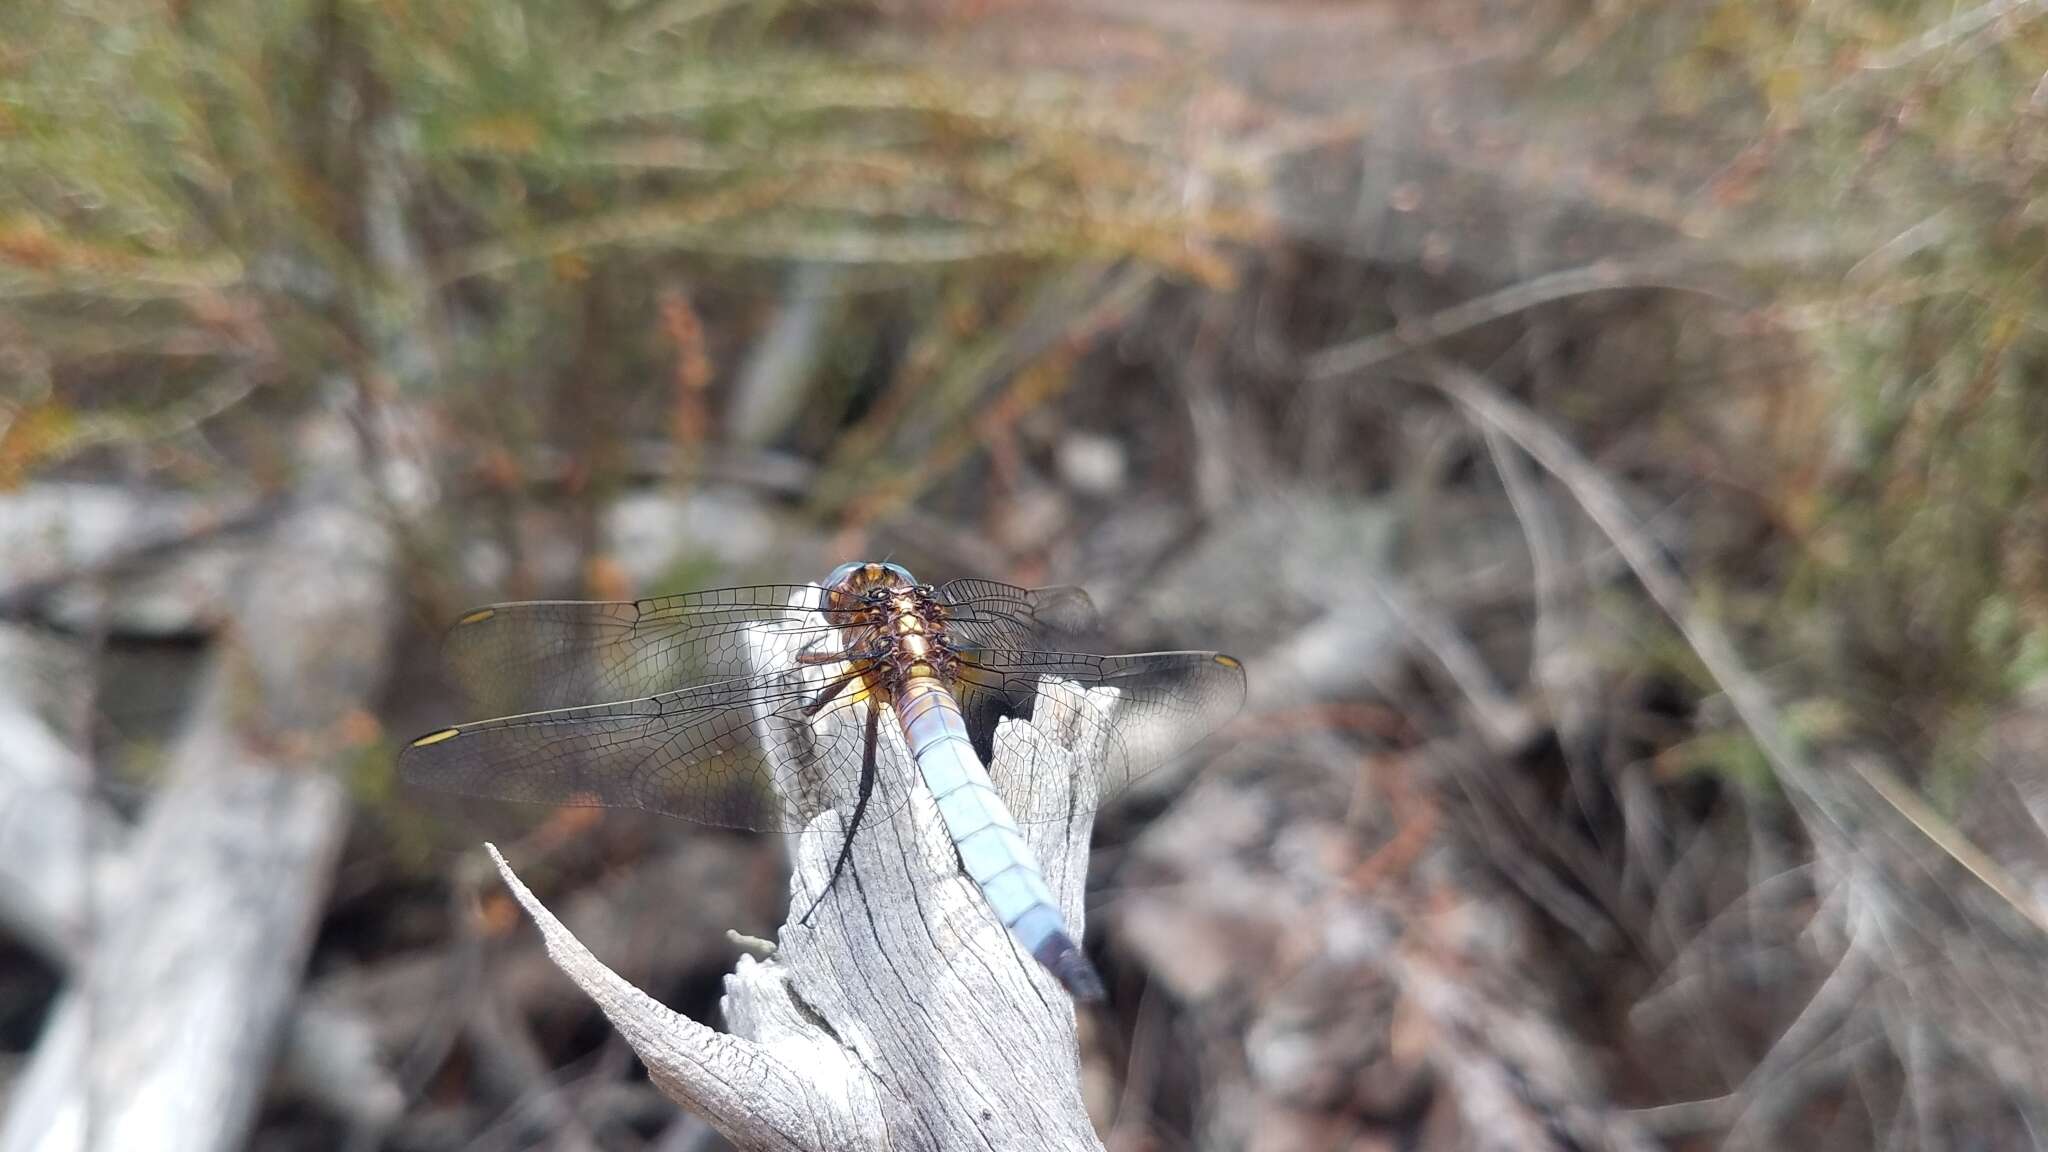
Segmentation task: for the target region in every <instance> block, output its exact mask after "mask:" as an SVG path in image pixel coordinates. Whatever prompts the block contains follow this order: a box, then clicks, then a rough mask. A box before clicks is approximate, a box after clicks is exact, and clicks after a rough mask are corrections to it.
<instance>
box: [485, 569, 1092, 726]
mask: <svg viewBox="0 0 2048 1152" xmlns="http://www.w3.org/2000/svg"><path fill="white" fill-rule="evenodd" d="M837 595H838V594H836V593H831V592H827V591H826V590H824V589H821V588H818V587H816V586H815V585H808V584H760V585H752V586H746V587H736V588H715V589H711V590H709V591H704V592H692V593H690V594H688V595H684V596H663V597H658V598H654V599H647V600H633V601H620V602H616V603H604V602H596V601H577V600H534V601H524V602H520V603H510V604H493V605H491V606H489V607H486V608H479V609H477V610H476V611H474V612H471V613H469V614H467V615H465V616H463V617H462V619H460V620H458V621H457V622H456V623H455V625H454V627H452V628H451V629H449V632H448V639H447V657H448V662H449V666H450V667H451V668H452V669H453V670H454V672H455V674H456V677H457V678H458V680H459V681H460V682H461V686H462V688H463V689H464V690H465V691H467V692H468V693H469V694H470V695H471V697H472V698H473V699H474V700H475V701H476V703H477V709H478V711H479V712H482V713H484V714H486V715H505V714H508V713H522V712H542V711H547V710H550V709H556V708H569V707H575V706H577V705H584V704H601V703H607V702H610V701H614V700H637V699H640V698H643V697H648V696H654V695H657V694H659V693H664V692H673V691H677V690H680V689H684V688H692V687H696V686H698V685H702V684H713V683H716V682H718V681H720V680H729V679H731V678H733V677H735V676H744V675H747V674H748V673H750V672H753V671H756V669H755V668H754V667H753V666H752V665H751V664H750V663H749V658H748V655H747V651H746V649H747V644H748V639H747V638H748V636H749V634H750V633H758V631H759V630H760V629H761V628H763V627H769V628H773V629H774V630H776V631H777V632H778V633H783V634H786V635H787V637H788V638H789V639H790V640H791V641H792V643H791V648H792V650H794V649H798V648H802V647H805V646H813V647H815V648H816V649H818V650H824V651H829V650H830V649H831V648H832V647H833V646H835V645H836V644H837V642H838V636H837V634H836V632H835V630H834V629H833V628H832V627H831V626H830V625H829V624H828V623H827V622H826V621H825V619H824V617H823V616H822V615H820V613H819V612H818V611H817V609H818V608H820V607H832V608H836V607H841V605H840V604H838V603H836V602H833V601H832V598H833V597H835V596H837ZM938 596H939V600H940V602H941V603H943V604H945V605H947V609H948V612H949V614H950V619H949V624H948V628H949V633H950V634H951V636H952V637H953V639H954V642H955V643H956V644H961V645H964V646H967V647H970V648H983V647H986V648H1011V649H1036V648H1063V647H1072V646H1077V642H1079V641H1081V640H1082V639H1084V638H1092V637H1093V636H1094V634H1095V633H1096V631H1097V628H1098V621H1097V616H1096V612H1095V607H1094V605H1093V604H1091V603H1090V602H1089V600H1088V594H1087V593H1085V592H1083V591H1081V590H1080V589H1079V588H1041V589H1027V588H1017V587H1013V586H1011V585H1008V584H999V583H997V582H995V581H993V580H956V581H954V582H953V583H951V584H947V585H945V586H943V587H942V588H940V589H939V591H938ZM846 606H847V607H851V605H850V604H849V605H846Z"/></svg>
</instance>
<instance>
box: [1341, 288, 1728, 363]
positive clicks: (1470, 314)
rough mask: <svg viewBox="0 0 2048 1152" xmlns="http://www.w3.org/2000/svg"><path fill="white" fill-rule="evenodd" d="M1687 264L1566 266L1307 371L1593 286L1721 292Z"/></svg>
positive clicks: (1397, 352)
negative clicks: (1685, 276) (1687, 273)
mask: <svg viewBox="0 0 2048 1152" xmlns="http://www.w3.org/2000/svg"><path fill="white" fill-rule="evenodd" d="M1682 268H1683V264H1682V263H1681V262H1680V261H1679V260H1677V259H1676V258H1669V259H1661V260H1648V261H1643V262H1639V263H1620V262H1617V261H1613V260H1600V261H1596V262H1594V263H1592V264H1586V265H1582V266H1580V267H1577V268H1566V269H1562V270H1560V271H1557V272H1550V273H1546V274H1545V275H1542V276H1535V277H1531V278H1530V279H1527V280H1523V281H1521V282H1520V283H1516V284H1511V285H1509V286H1508V287H1506V288H1503V289H1501V290H1500V291H1498V292H1492V293H1488V294H1487V295H1485V296H1480V297H1477V298H1475V299H1472V300H1467V301H1465V302H1464V303H1463V304H1456V305H1453V306H1451V307H1449V308H1446V309H1444V310H1443V311H1441V312H1436V313H1433V314H1431V315H1429V316H1427V317H1424V318H1423V319H1422V320H1421V321H1419V322H1417V323H1414V324H1402V325H1399V326H1397V327H1395V328H1393V329H1392V330H1390V331H1387V332H1380V333H1377V334H1375V335H1372V336H1367V337H1366V338H1364V339H1363V340H1354V341H1352V342H1351V343H1349V344H1340V345H1338V346H1337V347H1335V348H1328V349H1325V350H1323V351H1321V352H1318V353H1316V354H1315V355H1314V356H1311V357H1309V359H1308V365H1307V371H1306V377H1307V380H1308V382H1309V383H1310V384H1327V383H1332V382H1335V381H1339V380H1343V379H1347V378H1349V377H1353V376H1356V375H1357V374H1359V373H1361V372H1365V371H1367V370H1369V369H1372V368H1377V367H1379V366H1380V365H1383V364H1387V363H1391V362H1392V361H1395V360H1398V359H1400V358H1401V357H1403V356H1406V355H1407V354H1409V353H1410V352H1414V351H1416V350H1418V349H1421V348H1425V347H1427V346H1429V345H1431V344H1436V343H1439V342H1441V341H1444V340H1448V339H1450V338H1451V337H1453V336H1456V335H1459V334H1460V333H1464V332H1469V331H1471V330H1472V329H1474V328H1477V327H1479V326H1480V325H1482V324H1490V323H1492V322H1493V321H1495V320H1503V319H1506V318H1507V317H1509V316H1513V315H1515V314H1517V313H1520V312H1526V311H1528V310H1529V309H1531V308H1535V307H1538V306H1540V305H1543V304H1551V303H1555V302H1557V301H1559V300H1569V299H1571V298H1572V297H1574V296H1585V295H1588V294H1590V293H1594V292H1611V291H1616V290H1619V289H1623V288H1671V289H1678V290H1683V291H1691V292H1699V293H1703V294H1705V295H1710V296H1718V295H1720V293H1718V292H1716V291H1715V290H1714V289H1713V288H1711V287H1709V286H1707V285H1705V284H1703V283H1687V282H1685V281H1682V280H1679V279H1676V278H1675V274H1676V273H1677V272H1678V271H1680V270H1681V269H1682Z"/></svg>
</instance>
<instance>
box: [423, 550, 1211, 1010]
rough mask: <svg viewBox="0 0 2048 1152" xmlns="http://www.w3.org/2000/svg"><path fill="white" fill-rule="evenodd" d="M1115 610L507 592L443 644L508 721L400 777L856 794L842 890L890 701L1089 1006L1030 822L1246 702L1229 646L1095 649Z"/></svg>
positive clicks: (976, 846)
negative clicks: (1080, 760) (1060, 745)
mask: <svg viewBox="0 0 2048 1152" xmlns="http://www.w3.org/2000/svg"><path fill="white" fill-rule="evenodd" d="M1100 626H1101V621H1100V617H1099V615H1098V613H1097V612H1096V611H1095V608H1094V606H1093V604H1092V603H1091V602H1090V601H1089V599H1088V597H1087V594H1086V593H1084V592H1082V591H1081V590H1079V589H1078V588H1072V587H1059V588H1041V589H1027V588H1019V587H1014V586H1011V585H1008V584H1002V583H998V582H995V581H991V580H980V579H966V580H955V581H952V582H950V583H946V584H941V585H936V586H934V585H929V584H923V583H919V582H918V580H917V579H916V578H915V577H913V576H912V575H911V574H910V572H909V571H908V570H907V569H905V568H904V567H903V566H901V565H899V564H893V563H874V562H855V563H848V564H842V565H840V566H839V567H838V568H836V569H834V570H833V571H832V573H831V574H830V575H829V576H827V577H826V578H825V580H824V581H822V582H821V583H818V584H768V585H754V586H748V587H734V588H719V589H712V590H708V591H703V592H695V593H689V594H686V595H680V596H666V597H660V598H654V599H645V600H637V601H632V602H617V603H606V602H590V601H561V600H550V601H526V602H520V603H508V604H495V605H492V606H490V607H486V608H479V609H476V610H475V611H472V612H469V613H467V614H466V615H464V616H462V617H461V618H460V619H459V620H458V621H457V622H456V624H455V625H454V627H453V628H451V629H450V631H449V635H448V641H447V646H448V655H449V659H450V662H451V664H452V665H453V666H454V670H455V672H456V674H457V676H458V678H460V679H461V680H463V681H464V682H465V683H466V684H467V685H468V686H469V687H470V689H471V690H472V692H474V693H475V694H476V695H477V697H478V698H479V702H480V703H482V704H483V705H484V707H485V708H486V709H487V710H489V711H490V712H492V713H495V714H497V718H496V719H488V720H483V721H481V722H478V723H473V724H461V725H455V726H451V727H444V728H439V729H436V730H434V731H432V732H429V733H427V734H425V735H423V736H421V737H419V738H418V739H416V740H414V741H412V742H411V744H409V745H408V746H407V747H406V748H405V749H404V750H403V752H402V753H401V754H400V758H399V763H400V770H401V775H402V777H403V778H404V779H405V780H406V781H407V782H408V783H411V784H415V785H419V786H424V787H427V788H432V789H437V790H441V791H446V792H454V793H458V794H463V795H469V796H478V797H486V798H491V799H500V800H512V801H523V802H532V803H542V804H549V805H577V806H601V807H621V808H637V809H642V810H645V811H649V812H655V813H659V814H662V815H665V816H672V817H678V818H681V819H683V820H688V821H693V822H696V823H699V824H705V825H711V826H717V827H728V828H740V829H753V830H757V831H763V832H798V831H802V830H803V829H804V828H805V827H806V826H807V825H808V823H809V821H808V819H807V815H806V813H805V812H804V809H803V806H802V805H800V804H796V803H793V802H792V799H793V798H795V797H799V796H803V795H827V796H841V797H845V796H850V797H852V801H851V804H852V812H851V814H850V815H849V816H847V817H846V820H845V828H846V834H845V838H844V840H843V841H842V843H841V846H840V851H839V853H838V855H837V858H836V862H835V864H834V866H833V869H832V873H831V877H830V879H829V880H828V882H827V889H828V890H829V888H830V885H831V884H832V883H836V882H837V880H838V879H839V875H840V872H841V871H842V870H843V869H844V868H845V867H846V865H847V862H848V860H849V859H850V858H851V850H852V846H853V843H854V836H855V835H856V834H857V833H858V832H859V830H860V828H861V827H862V825H863V822H864V821H866V820H868V819H869V818H870V815H871V814H870V811H869V810H870V807H871V801H872V800H873V799H874V797H875V796H876V794H877V792H878V788H877V783H878V780H877V777H878V772H879V770H880V769H879V766H878V759H877V756H876V748H877V745H878V742H879V739H880V732H881V728H880V725H881V723H882V718H883V717H884V715H885V714H886V715H888V716H890V717H891V722H892V723H893V724H895V725H896V726H897V728H898V729H899V731H900V732H901V735H902V739H903V742H904V745H905V746H906V748H907V749H908V751H909V752H910V760H911V762H912V763H914V764H915V766H916V773H917V776H918V781H917V782H921V783H922V785H923V787H924V789H925V790H926V791H928V792H929V794H930V796H931V798H932V801H933V802H934V803H935V805H936V807H937V810H938V815H939V818H940V820H941V822H942V823H943V825H944V827H945V830H946V833H947V835H948V837H949V838H950V839H951V841H952V843H953V845H954V847H955V848H956V849H957V852H958V855H959V862H960V867H961V869H962V870H963V871H964V872H965V873H966V875H967V876H968V877H969V878H970V879H972V880H973V881H974V883H975V884H976V886H977V887H978V888H979V890H980V892H981V894H982V896H983V898H984V899H985V900H986V902H987V904H988V906H989V908H990V910H991V911H993V912H994V914H995V915H996V917H997V919H999V920H1000V921H1001V922H1002V924H1003V925H1004V926H1005V928H1007V929H1008V931H1009V933H1010V934H1011V936H1012V937H1014V939H1015V940H1016V942H1017V943H1018V945H1020V946H1021V947H1022V948H1023V949H1024V951H1025V952H1026V953H1028V954H1029V955H1031V956H1032V957H1033V958H1035V959H1036V960H1037V961H1038V962H1039V963H1040V964H1042V965H1044V966H1045V968H1046V969H1048V970H1049V971H1050V972H1051V973H1052V974H1053V976H1054V977H1055V978H1056V979H1057V980H1058V981H1059V982H1060V984H1061V985H1062V986H1063V987H1065V988H1066V990H1067V991H1068V993H1069V994H1070V995H1071V996H1073V997H1074V998H1075V999H1076V1000H1077V1001H1095V1000H1101V999H1102V998H1103V996H1104V992H1103V986H1102V981H1101V978H1100V976H1099V975H1098V974H1097V972H1096V971H1095V969H1094V966H1093V965H1092V964H1091V963H1090V962H1089V960H1088V959H1087V957H1086V955H1085V954H1084V953H1083V952H1082V951H1081V948H1080V946H1079V944H1078V943H1077V941H1076V934H1075V933H1070V932H1069V931H1068V930H1067V927H1066V924H1065V922H1064V920H1063V918H1062V917H1061V915H1060V912H1059V909H1058V906H1057V904H1056V903H1055V901H1054V899H1053V895H1052V892H1051V890H1050V888H1049V887H1048V886H1047V884H1046V881H1045V879H1044V877H1043V875H1042V873H1041V871H1040V868H1039V864H1038V861H1037V859H1036V858H1035V857H1034V855H1033V853H1032V851H1031V848H1030V846H1029V844H1028V843H1027V842H1026V840H1025V838H1024V837H1023V835H1022V832H1021V828H1020V823H1024V824H1029V823H1033V822H1038V821H1049V820H1056V821H1065V820H1068V819H1071V818H1072V817H1073V816H1074V815H1075V814H1076V812H1077V810H1079V809H1081V808H1086V810H1088V811H1093V807H1092V806H1093V805H1099V804H1101V803H1103V802H1106V801H1108V800H1109V799H1111V798H1113V797H1115V796H1116V795H1118V794H1120V793H1122V792H1124V791H1125V790H1127V789H1128V788H1130V786H1131V785H1133V784H1134V783H1136V782H1137V781H1138V780H1140V779H1141V778H1143V777H1144V776H1146V775H1147V774H1148V773H1150V772H1152V771H1154V770H1156V769H1158V768H1159V767H1161V766H1162V765H1164V764H1166V763H1168V762H1169V761H1172V760H1174V759H1176V758H1177V757H1179V756H1181V755H1182V754H1184V753H1186V752H1187V751H1189V750H1190V749H1191V748H1193V747H1194V746H1195V745H1196V744H1198V743H1200V742H1201V741H1203V740H1204V739H1206V738H1207V737H1208V736H1210V735H1211V734H1213V733H1214V732H1215V731H1216V730H1217V729H1218V728H1219V727H1221V726H1222V725H1223V724H1224V723H1225V722H1227V721H1228V720H1230V719H1231V718H1232V717H1233V716H1234V715H1235V714H1236V713H1237V711H1238V709H1239V708H1240V707H1241V706H1242V705H1243V702H1244V695H1245V671H1244V665H1243V664H1242V663H1241V662H1239V661H1238V660H1237V659H1235V658H1234V657H1231V656H1227V655H1224V654H1223V653H1220V652H1206V651H1182V652H1147V653H1139V654H1134V655H1121V656H1101V655H1092V654H1090V653H1088V652H1087V651H1085V650H1082V646H1083V645H1084V644H1085V642H1086V640H1087V639H1088V638H1091V637H1092V636H1093V635H1095V634H1097V633H1099V631H1100ZM1005 721H1008V722H1021V723H1026V724H1032V725H1034V727H1040V726H1043V729H1044V730H1051V731H1057V732H1061V733H1064V734H1066V736H1067V738H1068V739H1069V740H1070V741H1071V743H1072V744H1073V745H1074V746H1076V747H1081V748H1086V749H1088V750H1090V755H1089V756H1088V757H1087V758H1086V763H1085V764H1083V766H1082V767H1081V768H1080V769H1079V773H1080V774H1081V775H1082V776H1085V777H1086V778H1077V770H1076V768H1075V764H1076V762H1077V761H1076V759H1075V758H1074V757H1072V756H1058V757H1056V756H1053V755H1049V754H1027V755H1025V756H1024V757H1023V759H1024V762H1023V763H1012V762H1011V761H1012V760H1014V759H1016V757H1014V756H1013V757H1009V758H1006V759H1005V760H1004V761H1003V762H1002V763H1001V771H1000V772H999V773H998V774H997V776H994V777H992V776H991V768H992V767H994V766H996V765H997V756H996V753H997V751H998V731H999V728H1000V726H1001V725H1002V724H1003V723H1004V722H1005ZM1031 746H1032V747H1039V748H1045V747H1048V745H1045V744H1043V743H1040V744H1036V745H1031ZM884 762H886V759H885V761H884ZM856 764H857V765H859V777H858V779H857V780H853V781H851V782H850V783H851V784H852V787H851V788H847V787H844V785H845V784H847V783H848V781H846V780H845V779H844V778H843V777H844V775H845V774H850V773H851V771H852V765H856ZM834 773H839V774H842V775H841V776H839V777H834V776H833V775H832V774H834ZM900 783H903V784H905V785H908V784H912V783H915V782H909V781H905V782H900ZM902 791H903V789H901V788H898V789H894V790H892V792H891V794H900V793H901V792H902Z"/></svg>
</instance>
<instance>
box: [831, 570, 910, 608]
mask: <svg viewBox="0 0 2048 1152" xmlns="http://www.w3.org/2000/svg"><path fill="white" fill-rule="evenodd" d="M823 587H824V588H825V589H826V593H827V604H828V605H831V604H837V603H845V602H846V601H847V600H848V599H849V598H850V599H854V600H861V601H865V600H867V599H869V598H870V597H872V596H874V595H875V594H876V593H877V592H883V593H887V592H895V591H899V590H901V589H905V588H915V587H917V577H915V576H912V575H911V574H910V569H908V568H905V567H904V566H903V565H901V564H877V563H874V562H873V561H855V562H853V563H850V564H841V565H840V566H839V567H837V568H834V569H833V570H832V574H831V575H829V576H827V577H825V581H824V584H823Z"/></svg>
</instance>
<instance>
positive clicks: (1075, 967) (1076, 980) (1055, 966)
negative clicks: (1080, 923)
mask: <svg viewBox="0 0 2048 1152" xmlns="http://www.w3.org/2000/svg"><path fill="white" fill-rule="evenodd" d="M1036 955H1037V957H1038V962H1039V963H1040V964H1043V965H1045V966H1046V968H1047V969H1048V970H1050V971H1051V972H1052V974H1053V975H1054V976H1055V977H1057V978H1058V979H1059V982H1060V985H1061V986H1062V987H1064V988H1065V989H1066V990H1067V995H1069V996H1072V997H1073V998H1074V999H1075V1000H1077V1001H1079V1002H1081V1003H1083V1004H1099V1003H1101V1002H1102V1001H1103V1000H1105V999H1107V993H1105V992H1104V991H1103V989H1102V977H1101V976H1099V975H1097V974H1096V971H1095V965H1093V964H1090V963H1089V962H1088V956H1087V954H1086V953H1084V952H1082V951H1081V946H1080V945H1079V944H1076V943H1074V941H1073V939H1072V938H1071V937H1069V936H1068V935H1067V934H1066V933H1065V932H1055V933H1053V934H1052V935H1051V936H1049V937H1047V938H1046V941H1045V943H1043V944H1040V945H1039V946H1038V951H1037V953H1036Z"/></svg>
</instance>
